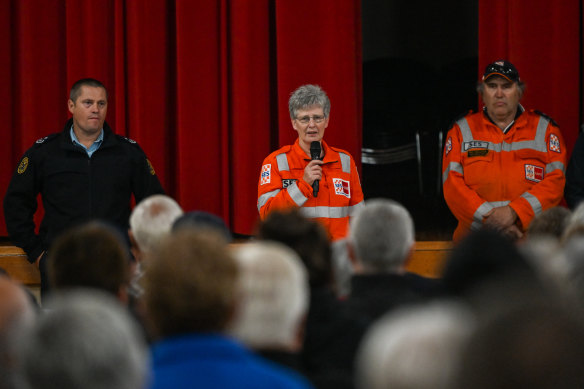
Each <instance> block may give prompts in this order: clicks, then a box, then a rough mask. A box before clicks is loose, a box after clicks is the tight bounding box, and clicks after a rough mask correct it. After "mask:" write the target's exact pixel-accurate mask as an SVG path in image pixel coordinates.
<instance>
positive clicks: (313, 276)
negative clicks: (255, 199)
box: [257, 208, 354, 388]
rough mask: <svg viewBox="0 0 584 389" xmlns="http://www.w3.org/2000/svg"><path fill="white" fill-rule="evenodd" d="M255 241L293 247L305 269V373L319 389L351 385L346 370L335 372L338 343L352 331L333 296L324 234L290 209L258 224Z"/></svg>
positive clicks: (343, 352)
mask: <svg viewBox="0 0 584 389" xmlns="http://www.w3.org/2000/svg"><path fill="white" fill-rule="evenodd" d="M257 238H258V239H260V240H271V241H276V242H280V243H283V244H284V245H286V246H288V247H290V248H292V250H294V251H295V252H296V253H297V254H298V255H299V257H300V259H301V260H302V262H303V263H304V265H305V267H306V269H307V270H308V279H309V285H310V303H309V309H308V317H307V319H306V327H305V328H306V333H305V336H304V345H303V348H302V364H303V368H304V369H305V371H306V374H307V375H308V376H309V378H310V379H311V381H312V382H314V383H315V385H316V386H317V387H319V388H325V387H336V388H341V387H343V386H342V385H346V383H350V376H348V375H347V371H346V370H345V369H342V370H339V369H338V366H339V362H338V361H337V358H339V356H341V355H342V356H345V355H346V353H347V350H346V345H345V342H343V341H339V340H342V339H344V338H345V337H346V335H347V333H348V332H350V331H351V326H352V324H353V321H354V320H353V319H351V318H346V317H345V316H344V315H343V313H342V311H341V306H340V302H339V301H338V299H337V297H336V292H335V281H334V279H333V269H332V260H331V247H330V242H329V240H328V236H327V233H326V231H325V230H324V228H323V227H322V226H321V225H320V224H319V223H318V222H317V221H315V220H310V219H307V218H305V217H304V216H302V214H301V213H300V212H299V210H298V209H295V208H291V209H286V210H277V211H273V212H271V213H270V214H269V215H268V216H267V217H266V219H264V220H262V222H261V223H260V224H259V226H258V231H257Z"/></svg>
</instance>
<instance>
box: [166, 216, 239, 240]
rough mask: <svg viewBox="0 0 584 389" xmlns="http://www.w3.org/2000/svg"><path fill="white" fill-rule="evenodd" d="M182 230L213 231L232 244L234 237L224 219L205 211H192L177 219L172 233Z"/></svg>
mask: <svg viewBox="0 0 584 389" xmlns="http://www.w3.org/2000/svg"><path fill="white" fill-rule="evenodd" d="M182 228H197V229H212V230H214V231H216V232H218V233H219V234H221V235H222V236H223V237H224V238H225V240H226V241H227V242H228V243H230V242H231V241H232V240H233V236H232V234H231V231H229V228H228V227H227V226H226V225H225V222H224V221H223V219H221V218H220V217H219V216H217V215H213V214H212V213H209V212H204V211H190V212H186V213H185V214H184V215H182V216H180V217H179V218H177V219H176V220H175V222H174V224H173V225H172V231H173V232H174V231H177V230H179V229H182Z"/></svg>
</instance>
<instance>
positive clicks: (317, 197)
mask: <svg viewBox="0 0 584 389" xmlns="http://www.w3.org/2000/svg"><path fill="white" fill-rule="evenodd" d="M288 108H289V110H290V119H291V121H292V127H294V129H295V130H296V131H297V132H298V139H297V140H296V142H295V143H294V144H293V145H289V146H284V147H282V148H281V149H279V150H277V151H275V152H273V153H272V154H270V155H268V157H267V158H266V159H264V162H263V164H262V171H261V174H260V180H259V183H258V211H259V213H260V218H261V219H264V218H265V217H266V215H267V214H268V213H270V212H271V211H273V210H275V209H282V208H289V207H300V211H301V213H302V214H303V215H304V216H306V217H308V218H313V219H316V220H318V221H319V222H321V223H322V224H323V225H324V226H325V227H326V229H327V231H328V233H329V236H330V238H331V240H337V239H341V238H343V237H345V235H346V234H347V227H348V224H349V217H350V216H351V215H352V214H353V212H354V211H355V209H356V208H358V207H360V206H362V205H363V191H362V190H361V183H360V182H359V173H358V172H357V167H356V166H355V162H354V161H353V158H352V157H351V155H350V154H349V153H347V152H346V151H344V150H341V149H337V148H335V147H331V146H329V145H327V144H326V143H325V142H324V141H323V139H322V138H323V135H324V130H325V129H326V128H327V127H328V124H329V119H330V109H331V105H330V100H329V98H328V96H327V95H326V93H325V92H324V91H323V90H322V89H321V88H320V87H319V86H317V85H303V86H301V87H299V88H298V89H296V90H295V91H294V92H293V93H292V95H291V96H290V100H289V101H288ZM315 146H316V155H314V157H315V158H312V157H311V151H312V153H313V154H314V153H315ZM311 148H312V149H311Z"/></svg>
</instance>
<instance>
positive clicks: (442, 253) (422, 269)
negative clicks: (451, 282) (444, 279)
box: [406, 241, 452, 278]
mask: <svg viewBox="0 0 584 389" xmlns="http://www.w3.org/2000/svg"><path fill="white" fill-rule="evenodd" d="M451 250H452V242H451V241H427V242H426V241H419V242H416V246H415V250H414V253H413V254H412V257H411V258H410V260H409V261H408V263H407V266H406V269H407V270H408V271H410V272H412V273H416V274H419V275H421V276H424V277H432V278H439V277H440V276H441V275H442V270H443V268H444V264H445V263H446V259H447V258H448V255H449V254H450V251H451Z"/></svg>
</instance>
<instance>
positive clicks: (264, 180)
mask: <svg viewBox="0 0 584 389" xmlns="http://www.w3.org/2000/svg"><path fill="white" fill-rule="evenodd" d="M271 174H272V164H270V163H268V164H265V165H264V166H262V174H261V176H260V185H264V184H269V183H270V181H271V179H272V176H271Z"/></svg>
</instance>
